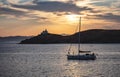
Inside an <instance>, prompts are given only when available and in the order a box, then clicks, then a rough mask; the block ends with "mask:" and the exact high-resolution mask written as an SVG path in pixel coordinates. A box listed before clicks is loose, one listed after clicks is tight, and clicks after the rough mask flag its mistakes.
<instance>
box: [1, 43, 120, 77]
mask: <svg viewBox="0 0 120 77" xmlns="http://www.w3.org/2000/svg"><path fill="white" fill-rule="evenodd" d="M69 46H70V45H69V44H34V45H31V44H29V45H22V44H0V77H120V44H82V46H81V49H82V50H90V51H93V52H95V53H96V54H97V59H96V60H94V61H68V60H67V59H66V54H67V50H68V48H69ZM72 51H77V45H76V44H74V45H73V46H72ZM71 53H72V52H71Z"/></svg>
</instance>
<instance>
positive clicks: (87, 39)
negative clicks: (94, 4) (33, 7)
mask: <svg viewBox="0 0 120 77" xmlns="http://www.w3.org/2000/svg"><path fill="white" fill-rule="evenodd" d="M80 35H81V37H80V41H81V43H120V30H102V29H93V30H87V31H82V32H81V33H80ZM55 43H78V33H75V34H73V35H68V36H62V35H58V34H51V33H48V32H46V33H45V34H44V32H43V33H41V34H39V35H38V36H35V37H32V38H30V39H26V40H23V41H21V42H20V44H55Z"/></svg>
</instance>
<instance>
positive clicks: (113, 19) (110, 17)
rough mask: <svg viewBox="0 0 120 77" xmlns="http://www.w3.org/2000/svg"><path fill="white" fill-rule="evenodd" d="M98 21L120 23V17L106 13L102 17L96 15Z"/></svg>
mask: <svg viewBox="0 0 120 77" xmlns="http://www.w3.org/2000/svg"><path fill="white" fill-rule="evenodd" d="M94 16H95V17H96V18H97V19H102V20H107V21H111V22H120V15H115V14H112V13H105V14H100V15H94Z"/></svg>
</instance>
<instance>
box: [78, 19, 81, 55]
mask: <svg viewBox="0 0 120 77" xmlns="http://www.w3.org/2000/svg"><path fill="white" fill-rule="evenodd" d="M78 28H79V33H78V54H80V52H79V51H80V30H81V17H80V19H79V27H78Z"/></svg>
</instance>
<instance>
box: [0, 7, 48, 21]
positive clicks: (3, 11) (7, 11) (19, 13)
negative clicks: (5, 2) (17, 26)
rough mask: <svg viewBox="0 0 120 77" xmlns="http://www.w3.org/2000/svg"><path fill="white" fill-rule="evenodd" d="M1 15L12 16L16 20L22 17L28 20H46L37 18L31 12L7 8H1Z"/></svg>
mask: <svg viewBox="0 0 120 77" xmlns="http://www.w3.org/2000/svg"><path fill="white" fill-rule="evenodd" d="M0 15H11V16H14V17H16V18H19V19H21V17H27V18H28V19H27V20H46V19H47V18H46V17H40V16H36V15H34V14H30V12H24V11H20V10H15V9H11V8H7V7H0Z"/></svg>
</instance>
